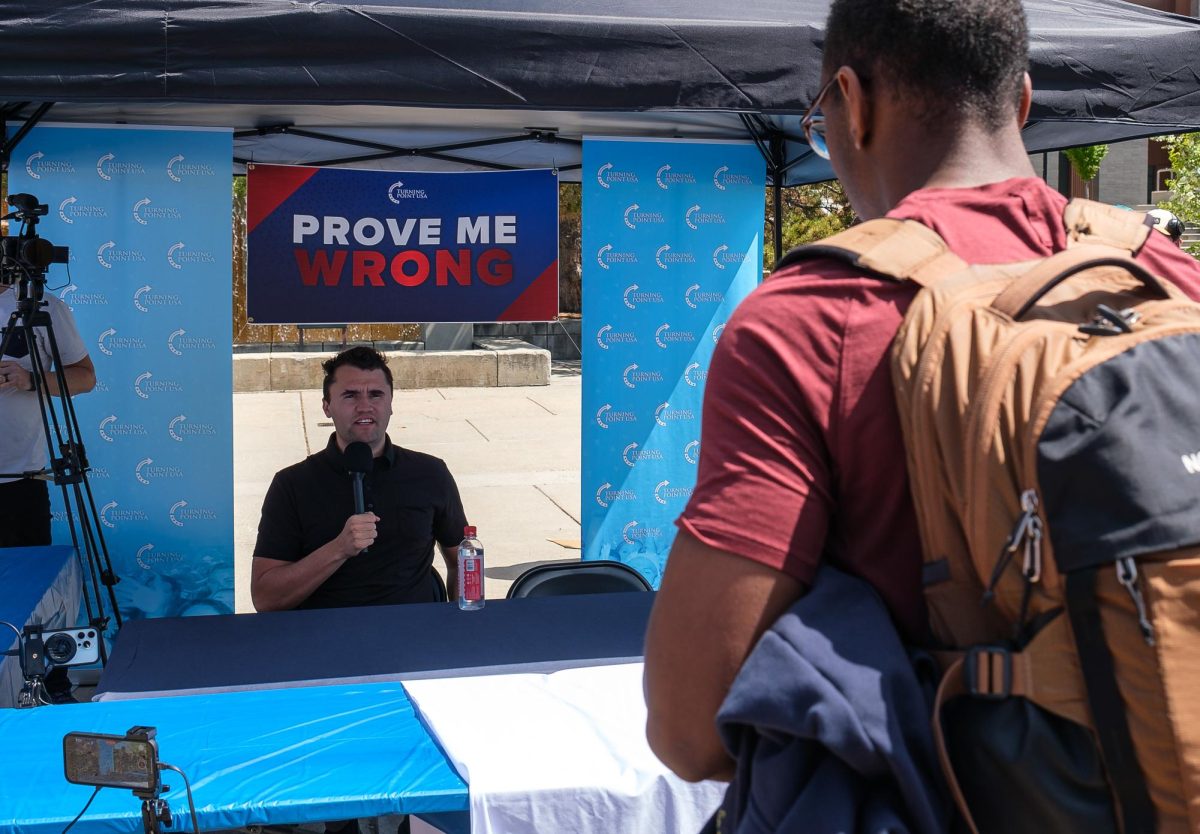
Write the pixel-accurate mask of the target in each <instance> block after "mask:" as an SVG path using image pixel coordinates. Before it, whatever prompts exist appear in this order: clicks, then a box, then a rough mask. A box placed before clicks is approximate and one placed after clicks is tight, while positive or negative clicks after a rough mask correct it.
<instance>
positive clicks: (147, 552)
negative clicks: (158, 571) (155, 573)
mask: <svg viewBox="0 0 1200 834" xmlns="http://www.w3.org/2000/svg"><path fill="white" fill-rule="evenodd" d="M133 558H134V561H136V562H137V563H138V566H139V567H141V568H143V569H144V570H154V567H155V566H156V565H164V564H174V563H176V562H182V561H183V554H182V553H176V552H175V551H172V550H158V551H156V550H155V549H154V542H147V543H146V544H144V545H142V546H141V547H139V548H138V549H137V553H136V554H135V555H134V557H133Z"/></svg>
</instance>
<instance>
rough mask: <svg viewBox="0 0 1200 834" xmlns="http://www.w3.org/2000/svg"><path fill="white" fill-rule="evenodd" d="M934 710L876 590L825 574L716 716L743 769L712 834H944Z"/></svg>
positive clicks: (776, 628)
mask: <svg viewBox="0 0 1200 834" xmlns="http://www.w3.org/2000/svg"><path fill="white" fill-rule="evenodd" d="M923 677H925V676H923ZM931 702H932V687H931V686H925V685H922V683H921V682H920V681H919V680H918V677H917V674H916V673H915V672H914V669H913V664H912V662H911V660H910V657H909V654H908V652H907V651H906V650H905V648H904V647H903V646H902V645H901V643H900V639H899V636H898V635H897V633H896V629H895V626H894V625H893V624H892V622H891V620H890V619H889V617H888V614H887V611H886V609H885V608H884V606H883V603H882V602H881V601H880V599H879V597H878V596H877V595H876V593H875V591H874V590H873V589H872V588H871V587H870V586H869V585H868V584H867V583H865V582H863V581H862V580H860V579H857V578H855V577H852V576H849V575H847V574H844V573H842V572H840V571H837V570H835V569H833V568H829V567H823V568H822V569H821V571H820V572H819V573H818V574H817V578H816V581H815V582H814V583H813V587H812V590H811V591H810V592H809V593H808V594H806V595H805V596H804V597H803V598H802V599H800V600H799V601H798V602H796V603H795V604H794V605H793V606H792V607H791V608H790V609H788V611H787V612H786V613H785V614H784V615H783V616H782V617H780V618H779V620H778V621H777V622H776V623H775V624H774V625H773V626H772V627H771V628H770V630H768V631H767V632H766V633H765V634H764V635H763V637H762V639H761V640H760V641H759V642H758V645H757V646H755V648H754V650H753V651H752V652H751V654H750V656H749V657H748V658H747V659H746V662H745V664H744V665H743V667H742V669H741V671H740V672H739V673H738V676H737V678H736V679H735V680H734V683H733V686H732V687H731V689H730V692H729V694H728V696H727V697H726V699H725V702H724V703H723V704H722V706H721V709H720V711H719V712H718V714H717V724H718V729H719V731H720V734H721V738H722V740H723V741H724V743H725V746H726V748H727V749H728V750H729V752H730V754H731V755H732V756H733V757H734V759H735V760H736V762H737V768H736V775H735V777H734V780H733V782H732V783H731V784H730V786H729V792H728V794H727V795H726V797H725V801H724V803H723V805H722V808H721V809H720V810H719V811H718V812H717V815H716V816H714V818H713V820H712V822H710V826H709V830H715V831H719V832H721V834H734V832H736V834H759V832H762V834H766V832H773V833H774V834H787V832H803V833H804V834H826V832H862V834H868V833H869V834H882V833H883V832H888V833H889V834H893V833H897V834H898V832H914V833H915V832H920V833H921V834H927V833H928V834H932V832H941V831H945V830H947V829H948V826H949V819H950V803H949V802H948V801H947V800H946V798H945V797H946V794H945V792H944V789H943V783H942V781H941V773H940V770H939V767H938V762H937V756H936V754H935V752H934V745H933V736H932V732H931V730H930V719H929V716H930V704H931Z"/></svg>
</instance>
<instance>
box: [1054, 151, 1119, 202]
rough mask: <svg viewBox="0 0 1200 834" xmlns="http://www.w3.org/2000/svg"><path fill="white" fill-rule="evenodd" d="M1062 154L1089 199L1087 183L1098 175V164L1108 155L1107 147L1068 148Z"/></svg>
mask: <svg viewBox="0 0 1200 834" xmlns="http://www.w3.org/2000/svg"><path fill="white" fill-rule="evenodd" d="M1063 154H1064V155H1065V156H1066V157H1067V159H1068V160H1069V161H1070V163H1071V167H1072V168H1074V169H1075V173H1076V174H1078V175H1079V178H1080V179H1081V180H1083V182H1084V186H1083V187H1084V192H1085V194H1086V196H1088V197H1091V190H1092V189H1091V186H1090V185H1089V183H1090V182H1091V181H1092V180H1094V179H1095V178H1096V175H1097V174H1099V173H1100V162H1101V161H1102V160H1103V159H1104V157H1105V156H1107V155H1108V145H1088V146H1086V147H1082V148H1068V149H1067V150H1065V151H1063Z"/></svg>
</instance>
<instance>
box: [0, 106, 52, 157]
mask: <svg viewBox="0 0 1200 834" xmlns="http://www.w3.org/2000/svg"><path fill="white" fill-rule="evenodd" d="M53 106H54V102H52V101H43V102H42V103H41V104H39V105H38V107H37V110H35V111H33V115H32V116H30V117H29V118H28V119H26V120H25V124H23V125H21V127H20V128H19V129H18V130H17V132H16V133H14V134H13V137H12V139H7V138H6V137H7V136H8V113H5V114H4V123H3V124H2V125H0V129H3V131H4V133H3V134H0V142H3V144H2V145H0V171H7V170H8V160H9V157H11V156H12V152H13V151H14V150H15V149H16V147H17V145H19V144H21V140H22V139H24V138H25V134H27V133H29V131H31V130H33V128H34V127H35V126H36V125H37V123H38V122H40V121H41V120H42V117H43V116H45V115H46V111H48V110H49V109H50V108H51V107H53ZM14 115H15V114H14Z"/></svg>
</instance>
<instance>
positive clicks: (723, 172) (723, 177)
mask: <svg viewBox="0 0 1200 834" xmlns="http://www.w3.org/2000/svg"><path fill="white" fill-rule="evenodd" d="M713 185H715V186H716V187H717V190H719V191H724V190H725V189H727V188H732V187H739V186H740V187H745V186H750V185H754V180H753V179H752V178H751V177H748V176H746V175H745V174H731V173H729V166H728V165H722V166H721V167H720V168H718V169H717V170H715V171H713Z"/></svg>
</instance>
